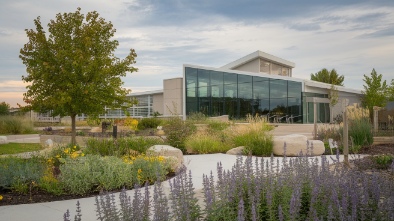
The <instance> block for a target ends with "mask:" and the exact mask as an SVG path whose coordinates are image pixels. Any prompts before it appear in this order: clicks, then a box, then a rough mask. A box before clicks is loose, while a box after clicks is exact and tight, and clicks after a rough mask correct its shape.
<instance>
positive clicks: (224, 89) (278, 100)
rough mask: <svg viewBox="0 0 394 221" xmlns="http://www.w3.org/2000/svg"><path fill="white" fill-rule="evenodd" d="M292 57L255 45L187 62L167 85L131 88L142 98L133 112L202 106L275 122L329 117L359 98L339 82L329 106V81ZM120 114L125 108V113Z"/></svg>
mask: <svg viewBox="0 0 394 221" xmlns="http://www.w3.org/2000/svg"><path fill="white" fill-rule="evenodd" d="M293 68H295V64H294V63H293V62H290V61H287V60H284V59H282V58H278V57H275V56H273V55H270V54H267V53H264V52H261V51H256V52H254V53H252V54H249V55H247V56H245V57H242V58H240V59H238V60H236V61H233V62H231V63H229V64H227V65H224V66H222V67H220V68H211V67H204V66H198V65H189V64H185V65H183V77H179V78H174V79H166V80H164V81H163V90H160V91H150V92H149V91H147V92H144V93H132V94H130V95H129V96H130V97H134V98H136V99H138V100H139V101H140V102H139V103H138V104H137V105H135V106H133V107H132V108H131V109H130V110H129V112H130V114H131V116H134V117H150V116H152V115H153V113H155V112H156V113H157V112H158V113H160V114H162V115H164V116H168V115H182V116H184V117H187V116H188V115H189V114H190V113H192V112H202V113H204V114H206V115H207V116H221V115H229V117H230V118H244V117H245V116H246V115H247V114H253V115H255V114H258V115H264V116H266V117H267V119H268V120H270V121H271V122H278V123H280V122H287V123H312V122H313V121H314V106H315V105H314V104H316V114H317V119H316V120H317V122H322V123H327V122H329V121H330V111H331V112H332V116H333V117H335V116H337V115H341V114H342V110H343V106H344V105H348V104H353V103H360V100H359V98H360V95H361V91H360V90H354V89H349V88H345V87H342V86H336V88H337V90H338V97H339V102H338V103H337V104H336V105H335V106H334V107H333V108H332V109H331V108H330V106H329V99H328V94H329V91H330V88H331V85H330V84H325V83H320V82H316V81H310V80H305V79H298V78H294V77H293V76H292V69H293ZM121 115H122V114H121Z"/></svg>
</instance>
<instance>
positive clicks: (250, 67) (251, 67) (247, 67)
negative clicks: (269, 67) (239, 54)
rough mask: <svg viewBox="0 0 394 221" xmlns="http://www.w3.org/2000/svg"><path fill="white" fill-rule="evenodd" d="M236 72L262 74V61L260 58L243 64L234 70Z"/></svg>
mask: <svg viewBox="0 0 394 221" xmlns="http://www.w3.org/2000/svg"><path fill="white" fill-rule="evenodd" d="M234 70H238V71H249V72H254V73H259V72H260V59H259V58H257V59H254V60H252V61H250V62H248V63H246V64H243V65H241V66H239V67H236V68H234Z"/></svg>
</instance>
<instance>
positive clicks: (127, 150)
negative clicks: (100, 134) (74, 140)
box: [83, 137, 164, 157]
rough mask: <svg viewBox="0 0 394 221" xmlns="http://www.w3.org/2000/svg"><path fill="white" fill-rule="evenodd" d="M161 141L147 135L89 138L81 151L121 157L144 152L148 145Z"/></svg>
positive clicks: (160, 142) (161, 142) (158, 143)
mask: <svg viewBox="0 0 394 221" xmlns="http://www.w3.org/2000/svg"><path fill="white" fill-rule="evenodd" d="M163 143H164V142H163V141H162V140H161V139H156V138H149V137H130V138H118V139H116V140H113V139H96V138H90V139H88V140H87V142H86V147H85V148H84V149H83V151H84V152H85V153H86V154H96V155H101V156H118V157H121V156H124V155H129V154H135V153H146V150H147V149H148V148H149V147H151V146H153V145H160V144H163Z"/></svg>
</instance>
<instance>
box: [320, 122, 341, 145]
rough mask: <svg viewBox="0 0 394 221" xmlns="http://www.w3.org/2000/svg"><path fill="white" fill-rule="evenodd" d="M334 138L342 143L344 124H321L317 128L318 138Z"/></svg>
mask: <svg viewBox="0 0 394 221" xmlns="http://www.w3.org/2000/svg"><path fill="white" fill-rule="evenodd" d="M329 138H332V139H333V140H334V141H336V142H337V143H338V144H341V143H342V124H341V125H339V124H331V125H328V124H322V125H321V124H319V125H318V128H317V139H319V140H321V141H323V142H328V139H329Z"/></svg>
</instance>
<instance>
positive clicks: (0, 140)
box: [0, 136, 8, 144]
mask: <svg viewBox="0 0 394 221" xmlns="http://www.w3.org/2000/svg"><path fill="white" fill-rule="evenodd" d="M7 143H8V140H7V137H6V136H0V144H7Z"/></svg>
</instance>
